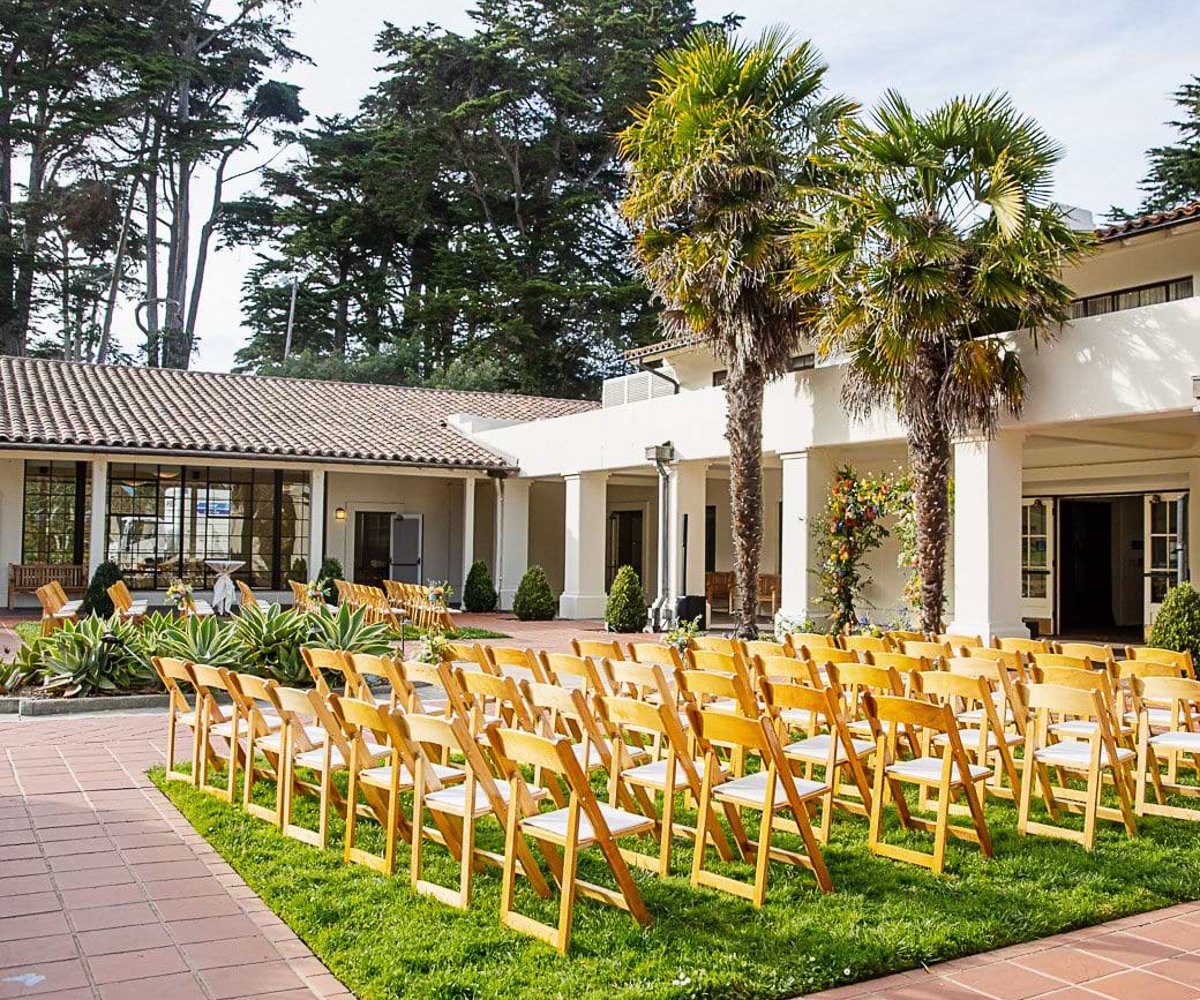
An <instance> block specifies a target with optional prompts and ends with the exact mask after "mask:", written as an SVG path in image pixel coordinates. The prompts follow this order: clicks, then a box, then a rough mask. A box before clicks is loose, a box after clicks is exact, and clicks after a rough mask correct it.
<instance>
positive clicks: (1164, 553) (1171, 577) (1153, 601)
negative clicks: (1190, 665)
mask: <svg viewBox="0 0 1200 1000" xmlns="http://www.w3.org/2000/svg"><path fill="white" fill-rule="evenodd" d="M1144 503H1145V532H1146V570H1145V623H1146V626H1147V627H1149V626H1150V625H1152V624H1153V623H1154V619H1155V616H1156V615H1157V614H1158V611H1159V609H1160V608H1161V607H1162V602H1163V598H1165V597H1166V596H1167V591H1168V590H1170V589H1171V588H1172V587H1174V586H1175V584H1176V583H1178V582H1180V580H1181V579H1182V575H1181V570H1182V571H1186V567H1187V554H1186V552H1185V551H1184V548H1185V546H1184V543H1185V540H1186V529H1185V530H1182V531H1181V527H1182V526H1183V525H1184V524H1185V522H1186V520H1187V494H1186V493H1155V494H1151V495H1149V496H1147V497H1146V498H1145V500H1144Z"/></svg>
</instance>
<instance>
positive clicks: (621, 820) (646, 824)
mask: <svg viewBox="0 0 1200 1000" xmlns="http://www.w3.org/2000/svg"><path fill="white" fill-rule="evenodd" d="M596 804H597V805H598V806H599V807H600V815H601V816H602V817H603V819H604V822H605V824H607V826H608V829H609V831H610V832H611V833H612V835H613V836H614V837H621V836H624V835H625V834H628V833H634V832H636V831H639V830H648V829H649V830H652V829H653V828H654V820H652V819H647V818H646V817H645V816H640V815H638V814H637V813H631V812H626V811H625V810H624V809H618V808H616V807H615V806H610V805H607V804H606V803H604V802H597V803H596ZM569 813H570V810H569V809H565V808H564V809H555V810H554V811H553V812H547V813H539V814H538V815H536V816H530V817H529V818H528V819H525V820H522V821H521V827H522V829H525V830H541V831H544V832H545V833H549V834H551V835H552V836H555V837H559V838H561V839H563V840H565V839H566V836H567V817H568V815H569ZM595 840H596V832H595V830H594V829H593V828H592V823H591V821H590V820H589V819H588V817H587V813H585V812H583V811H582V810H581V811H580V814H579V843H580V844H591V843H594V842H595Z"/></svg>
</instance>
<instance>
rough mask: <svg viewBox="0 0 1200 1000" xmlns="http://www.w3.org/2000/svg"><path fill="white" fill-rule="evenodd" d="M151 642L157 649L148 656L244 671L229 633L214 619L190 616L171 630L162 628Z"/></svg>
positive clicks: (227, 629) (229, 631)
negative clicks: (166, 657) (155, 642)
mask: <svg viewBox="0 0 1200 1000" xmlns="http://www.w3.org/2000/svg"><path fill="white" fill-rule="evenodd" d="M155 641H157V643H158V648H157V649H153V650H151V651H150V652H151V655H156V656H174V657H177V658H179V659H181V660H190V661H191V662H192V663H204V664H207V665H208V666H210V667H229V668H230V669H231V670H243V669H245V668H244V667H243V665H242V663H241V662H240V658H239V652H240V651H239V649H238V643H237V641H236V640H235V638H234V635H233V630H232V629H231V628H228V627H227V626H226V625H225V623H224V622H222V621H221V620H220V619H219V618H217V617H216V616H213V617H210V618H198V617H196V616H195V615H190V616H189V617H188V618H187V619H186V620H184V621H183V622H182V623H180V624H178V625H177V626H176V628H175V629H174V630H168V629H166V628H164V629H163V631H162V632H161V633H159V634H158V635H157V636H156V639H155Z"/></svg>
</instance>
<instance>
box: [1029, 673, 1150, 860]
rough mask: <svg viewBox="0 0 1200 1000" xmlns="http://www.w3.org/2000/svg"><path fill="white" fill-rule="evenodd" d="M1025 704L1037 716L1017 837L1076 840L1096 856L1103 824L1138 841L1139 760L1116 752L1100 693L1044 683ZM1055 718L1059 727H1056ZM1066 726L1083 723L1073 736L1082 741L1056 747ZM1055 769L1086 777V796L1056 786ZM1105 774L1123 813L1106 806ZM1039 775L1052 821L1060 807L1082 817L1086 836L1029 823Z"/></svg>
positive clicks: (1034, 686) (1129, 753) (1060, 784)
mask: <svg viewBox="0 0 1200 1000" xmlns="http://www.w3.org/2000/svg"><path fill="white" fill-rule="evenodd" d="M1101 676H1104V675H1101ZM1025 698H1026V701H1027V702H1028V704H1029V707H1030V709H1031V710H1032V711H1033V712H1034V721H1033V724H1032V725H1030V726H1029V728H1028V729H1027V730H1026V733H1025V769H1024V771H1025V773H1024V775H1023V776H1022V779H1021V807H1020V811H1019V813H1018V816H1017V832H1018V833H1020V834H1021V835H1022V836H1024V835H1026V834H1029V833H1036V834H1042V835H1043V836H1047V837H1057V838H1059V839H1062V840H1071V841H1074V842H1075V843H1078V844H1081V845H1082V846H1083V849H1084V850H1085V851H1090V850H1092V848H1093V846H1094V845H1095V841H1096V821H1097V820H1098V819H1106V820H1113V821H1116V822H1123V823H1124V825H1125V831H1126V833H1128V835H1129V836H1130V837H1134V836H1136V835H1137V822H1136V820H1135V819H1134V813H1133V801H1132V794H1131V789H1132V788H1133V779H1132V775H1131V774H1130V773H1129V768H1130V764H1131V763H1132V762H1133V760H1134V758H1135V756H1136V755H1135V754H1134V752H1133V751H1132V750H1129V749H1126V748H1125V747H1118V746H1117V743H1116V739H1115V738H1114V735H1113V732H1112V729H1111V728H1110V721H1109V720H1110V717H1111V709H1110V707H1109V706H1107V705H1105V703H1104V699H1103V696H1102V695H1101V693H1100V691H1099V690H1098V689H1091V690H1087V689H1081V688H1075V687H1064V686H1062V685H1060V684H1044V683H1039V684H1030V685H1028V687H1027V688H1026V691H1025ZM1055 717H1057V718H1058V719H1059V720H1060V721H1059V722H1057V723H1056V722H1055V721H1054V719H1055ZM1064 720H1070V721H1072V722H1075V721H1078V722H1083V723H1084V724H1085V725H1084V726H1083V727H1082V728H1078V727H1077V728H1076V729H1075V730H1074V734H1076V735H1081V736H1082V738H1077V739H1068V740H1063V741H1062V742H1055V739H1056V737H1055V730H1056V729H1060V730H1061V729H1062V728H1063V727H1064ZM1051 768H1053V770H1054V771H1055V773H1057V774H1060V775H1061V774H1063V773H1064V772H1067V773H1071V774H1082V775H1083V776H1084V778H1083V780H1084V781H1085V782H1086V788H1085V789H1084V790H1083V791H1080V790H1079V789H1076V788H1071V787H1069V786H1068V785H1067V784H1066V780H1065V779H1062V778H1060V780H1059V782H1058V784H1055V783H1054V782H1052V781H1051V779H1050V776H1049V769H1051ZM1105 773H1108V774H1110V775H1111V777H1112V783H1113V787H1114V789H1115V790H1116V794H1117V801H1118V804H1119V809H1113V808H1111V807H1108V806H1104V805H1102V804H1101V796H1102V794H1103V791H1104V775H1105ZM1035 774H1036V775H1037V776H1038V777H1039V778H1040V779H1041V780H1040V782H1039V784H1040V787H1041V792H1042V798H1043V801H1044V803H1045V805H1046V810H1047V812H1049V814H1050V818H1051V819H1052V820H1054V821H1057V819H1058V808H1059V807H1060V806H1061V807H1063V808H1065V809H1067V810H1068V811H1071V812H1082V813H1083V817H1084V820H1083V831H1082V832H1079V831H1077V830H1072V829H1069V828H1067V827H1063V826H1057V825H1052V824H1050V823H1041V822H1036V821H1034V820H1031V819H1030V818H1029V810H1030V804H1031V802H1032V801H1033V780H1034V776H1035Z"/></svg>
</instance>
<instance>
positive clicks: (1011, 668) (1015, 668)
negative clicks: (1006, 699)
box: [962, 646, 1029, 682]
mask: <svg viewBox="0 0 1200 1000" xmlns="http://www.w3.org/2000/svg"><path fill="white" fill-rule="evenodd" d="M962 655H963V656H964V657H968V658H970V659H973V660H991V661H992V662H993V663H998V664H1001V665H1002V666H1003V667H1004V669H1005V670H1006V671H1007V672H1008V675H1009V677H1010V678H1011V679H1012V680H1013V681H1014V682H1015V681H1028V680H1029V671H1028V670H1027V669H1026V668H1027V666H1028V661H1027V660H1026V658H1025V657H1024V656H1022V655H1021V654H1020V653H1014V652H1011V651H1009V650H1007V649H996V647H995V646H965V647H963V649H962Z"/></svg>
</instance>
